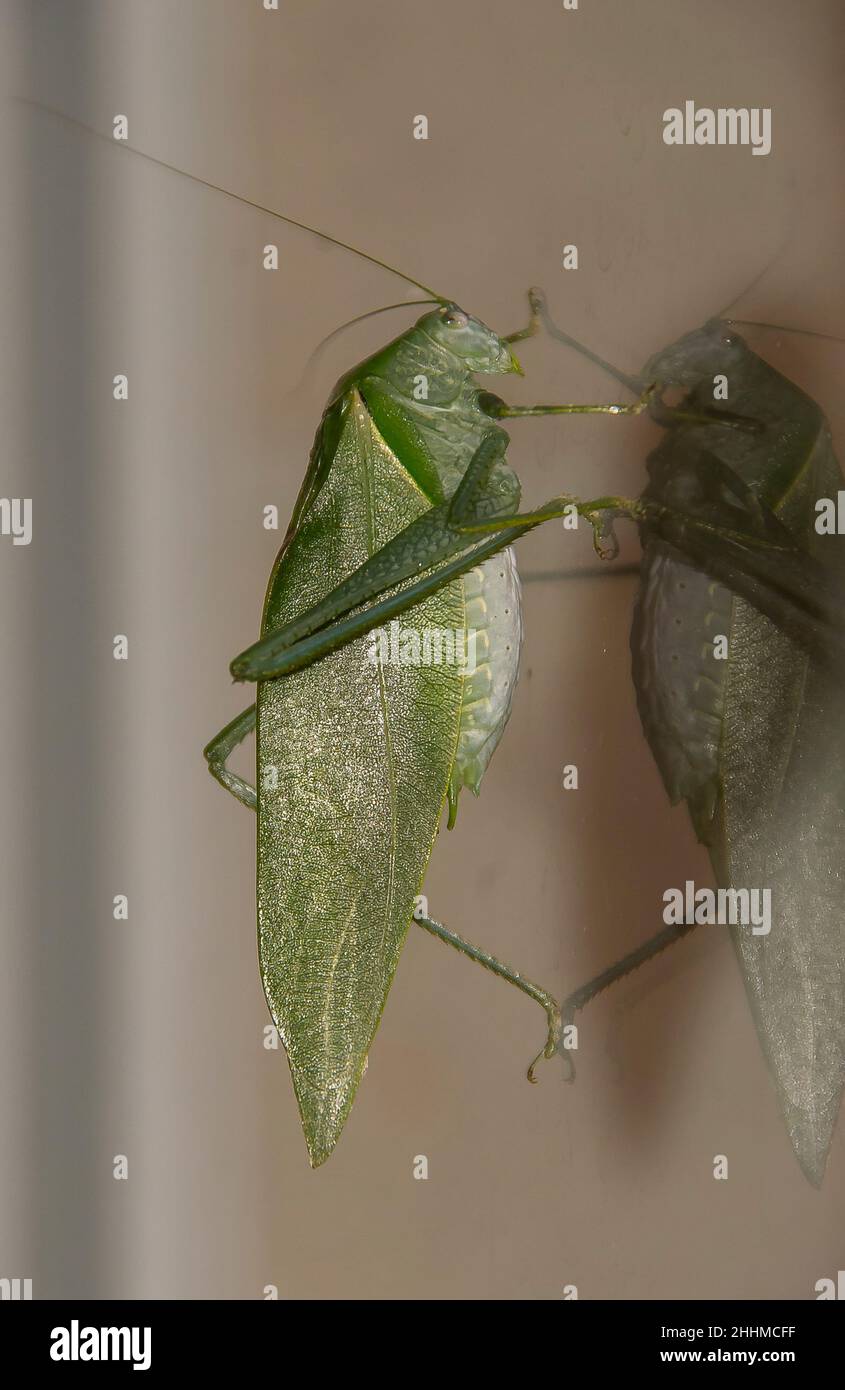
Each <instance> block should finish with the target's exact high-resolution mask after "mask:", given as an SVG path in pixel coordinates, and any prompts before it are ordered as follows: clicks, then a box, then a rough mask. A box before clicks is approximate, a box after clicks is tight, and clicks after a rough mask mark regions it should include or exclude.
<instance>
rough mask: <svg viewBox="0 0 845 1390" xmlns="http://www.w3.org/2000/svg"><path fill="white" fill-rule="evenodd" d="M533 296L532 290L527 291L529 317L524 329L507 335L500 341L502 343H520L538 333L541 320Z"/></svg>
mask: <svg viewBox="0 0 845 1390" xmlns="http://www.w3.org/2000/svg"><path fill="white" fill-rule="evenodd" d="M534 294H535V292H534V291H533V290H529V291H528V305H529V308H530V311H531V316H530V318H529V320H528V323H527V324H526V326H525V328H518V329H517V331H516V332H515V333H508V335H507V336H506V337H504V338H503V339H502V342H503V343H522V342H524V341H525V339H526V338H534V337H536V335H537V334H538V333H539V332H540V327H541V323H542V320H541V317H540V310H539V306H538V304H537V303H536V301H535V298H534Z"/></svg>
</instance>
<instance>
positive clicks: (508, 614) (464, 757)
mask: <svg viewBox="0 0 845 1390" xmlns="http://www.w3.org/2000/svg"><path fill="white" fill-rule="evenodd" d="M463 582H464V598H465V602H466V625H467V634H468V645H467V651H468V653H471V652H472V641H471V640H469V639H471V637H472V634H473V633H474V634H475V670H474V671H473V672H472V674H469V673H468V674H467V675H466V678H465V681H464V697H463V706H462V710H461V723H460V733H459V735H458V750H457V756H456V759H455V768H454V771H453V773H452V787H453V789H454V791H455V792H457V791H458V789H459V788H460V787H469V788H470V790H471V791H473V792H474V793H475V795H476V796H477V795H478V789H479V786H480V785H481V779H482V777H483V776H484V773H485V772H486V770H487V765H488V763H489V762H490V759H491V758H492V756H493V754H494V752H495V750H496V748H497V746H498V743H499V739H500V738H501V737H502V734H503V732H504V729H505V725H506V724H507V722H508V718H509V717H510V712H511V705H512V703H513V693H514V689H515V687H516V682H517V677H518V675H519V654H520V650H521V648H522V590H521V587H520V583H519V574H518V573H517V568H516V559H515V557H514V553H513V550H512V549H511V548H510V546H509V547H508V549H507V550H503V551H502V552H501V554H499V555H494V556H493V557H492V558H491V559H489V560H485V561H484V562H483V564H481V565H478V566H477V567H476V568H475V569H473V570H470V571H469V573H468V574H465V575H464V579H463Z"/></svg>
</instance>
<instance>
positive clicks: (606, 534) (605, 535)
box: [590, 513, 619, 560]
mask: <svg viewBox="0 0 845 1390" xmlns="http://www.w3.org/2000/svg"><path fill="white" fill-rule="evenodd" d="M613 519H614V518H613V514H612V513H610V514H608V513H604V514H600V515H598V516H595V517H590V524H591V526H592V528H593V549H594V550H595V552H596V554H597V555H598V557H599V559H600V560H615V559H616V557H617V555H618V554H619V541H618V539H617V536H616V532H615V531H614V529H613ZM605 542H609V544H605Z"/></svg>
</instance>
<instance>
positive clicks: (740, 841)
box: [631, 321, 845, 1184]
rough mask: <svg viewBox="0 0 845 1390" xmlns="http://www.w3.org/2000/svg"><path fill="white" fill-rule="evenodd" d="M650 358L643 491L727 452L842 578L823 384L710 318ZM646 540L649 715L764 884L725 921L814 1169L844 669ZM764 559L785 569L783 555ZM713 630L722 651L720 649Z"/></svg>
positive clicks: (832, 1062) (833, 1023) (818, 1162)
mask: <svg viewBox="0 0 845 1390" xmlns="http://www.w3.org/2000/svg"><path fill="white" fill-rule="evenodd" d="M645 375H646V376H647V377H648V378H649V379H650V380H656V381H657V382H658V383H659V384H660V385H661V387H665V386H669V385H676V386H682V387H685V388H687V395H686V397H685V399H684V401H683V402H682V405H681V407H680V410H679V414H678V416H677V417H675V418H673V419H671V420H670V421H669V423H668V425H667V434H666V437H665V438H664V440H663V441H662V442H661V444H660V445H659V446H658V448H657V449H656V450H655V451H654V453H653V454H652V456H651V458H650V461H649V472H650V475H651V480H652V481H651V483H650V485H649V489H648V490H647V493H646V496H647V497H651V499H652V500H662V499H665V498H666V497H667V495H673V494H672V489H673V488H674V489H676V490H677V488H678V486H679V479H683V475H684V474H685V472H686V471H687V470H688V467H689V462H690V460H695V459H698V460H699V461H701V460H704V462H705V464H708V463H709V464H712V462H713V461H714V460H715V461H718V462H719V463H721V464H723V465H725V466H726V467H727V468H729V469H730V470H732V471H733V473H735V474H736V475H738V477H739V478H740V480H741V481H742V483H743V484H745V485H747V486H748V488H749V489H750V490H751V493H752V494H753V495H754V496H755V497H756V498H758V499H759V500H760V502H761V503H762V504H763V505H764V506H765V507H767V508H771V510H772V511H773V512H774V514H775V515H776V516H777V517H778V518H779V519H780V520H781V521H782V522H783V523H784V524H785V526H786V527H787V528H788V529H789V531H790V533H791V534H792V536H793V537H795V538H796V540H797V541H798V542H799V543H800V545H801V546H802V548H803V549H805V550H806V552H807V553H808V554H809V555H810V556H811V557H815V558H816V559H817V560H818V561H820V562H821V564H822V565H823V566H824V569H825V572H826V574H827V576H828V577H829V578H834V577H835V576H836V575H837V574H838V575H839V576H840V579H841V576H842V568H843V555H842V551H843V547H842V543H841V541H839V540H838V538H836V537H828V536H819V535H817V534H816V532H815V528H814V525H813V522H814V518H815V506H814V504H815V502H816V501H817V499H818V498H819V497H822V496H836V493H837V490H838V489H839V488H842V487H843V486H845V483H843V478H842V474H841V471H840V469H839V466H838V464H837V462H836V459H835V457H834V454H833V449H832V444H831V439H830V432H829V429H828V426H827V423H826V421H825V419H824V416H823V415H822V412H821V411H820V410H819V407H818V406H817V405H816V404H815V402H813V401H812V400H811V399H810V398H809V397H808V396H807V395H805V394H804V392H802V391H801V390H799V388H798V387H797V386H795V385H794V384H793V383H792V382H790V381H788V380H787V379H786V378H784V377H783V376H781V375H780V374H779V373H778V372H777V371H775V369H774V368H772V367H771V366H769V365H768V364H767V363H766V362H764V361H763V360H762V359H761V358H759V357H758V356H757V355H756V354H754V353H753V352H752V351H751V350H750V349H749V348H748V346H747V344H746V343H745V342H744V341H743V340H742V338H740V337H739V336H738V335H736V333H735V332H734V331H733V330H731V329H730V326H729V325H726V324H723V323H719V322H717V321H714V322H712V323H710V324H708V325H706V326H705V327H704V328H703V329H701V330H698V331H697V332H695V333H692V334H688V335H687V336H686V337H685V338H682V339H681V340H680V341H679V342H678V343H676V344H674V345H673V346H672V347H671V348H669V349H668V350H666V351H665V352H664V353H661V354H660V355H658V357H656V358H654V359H653V360H652V361H651V362H650V363H649V364H648V366H647V367H646V369H645ZM717 375H719V376H724V377H726V378H727V381H728V387H729V401H728V406H727V407H725V408H729V409H730V411H731V412H736V413H738V414H739V415H740V416H745V417H748V418H750V419H752V420H753V421H755V422H756V423H757V424H758V425H759V426H762V428H760V429H758V430H757V431H755V432H742V431H737V430H734V429H731V428H727V427H723V426H720V425H719V423H718V420H713V419H707V418H706V417H707V416H708V415H712V413H713V412H714V399H713V382H714V377H715V376H717ZM715 409H716V411H718V409H719V406H718V404H715ZM685 415H688V416H690V417H695V416H696V415H697V416H698V417H699V418H698V419H697V420H696V419H693V418H686V419H685V418H683V417H684V416H685ZM680 485H681V486H682V485H683V483H682V482H681V484H680ZM643 541H644V555H643V564H642V579H641V588H640V595H639V598H638V602H637V606H636V611H635V617H634V623H633V628H632V634H631V648H632V655H633V675H634V683H635V687H636V691H637V701H638V706H639V711H640V715H641V719H642V724H643V729H644V731H645V734H646V737H647V739H648V742H649V744H650V746H651V749H652V752H653V754H654V757H655V760H656V762H657V764H658V767H659V769H660V772H661V775H662V778H663V781H664V784H665V786H666V789H667V792H668V794H669V796H670V798H671V799H672V801H673V802H675V801H679V800H686V802H687V804H688V807H689V810H690V813H691V816H692V820H693V824H694V826H695V829H696V833H697V835H698V837H699V838H700V839H701V840H702V841H703V842H704V843H705V844H706V845H707V847H708V849H709V851H710V856H711V860H712V863H713V868H714V872H715V874H716V878H717V881H718V883H719V885H720V886H722V887H726V888H727V887H733V888H758V889H766V888H768V889H770V890H771V910H772V922H771V930H770V932H769V933H768V934H763V933H761V934H754V933H753V932H752V931H751V930H750V929H749V927H748V926H747V925H738V926H733V927H732V928H731V931H732V935H733V939H734V943H735V946H736V950H737V954H738V957H739V962H740V965H741V968H742V972H743V976H744V979H745V984H746V988H747V992H748V997H749V1000H750V1003H751V1007H752V1011H753V1015H754V1018H755V1022H756V1026H757V1029H758V1033H759V1036H760V1040H761V1043H762V1046H763V1050H764V1052H765V1055H766V1058H767V1060H768V1063H769V1067H770V1069H771V1072H772V1075H773V1077H774V1080H775V1084H776V1087H777V1091H778V1095H779V1099H780V1104H781V1108H782V1111H783V1114H784V1118H785V1121H786V1125H787V1129H788V1131H789V1134H790V1138H791V1140H792V1143H793V1146H794V1148H795V1152H796V1154H797V1157H798V1159H799V1161H800V1163H801V1166H802V1168H803V1170H804V1172H805V1173H806V1175H807V1176H808V1177H809V1178H810V1180H811V1181H812V1182H814V1183H816V1184H818V1183H819V1182H820V1181H821V1178H822V1175H823V1173H824V1167H825V1161H826V1157H827V1152H828V1149H829V1145H830V1140H831V1136H832V1132H833V1128H834V1124H835V1121H836V1116H837V1113H838V1110H839V1105H840V1099H841V1094H842V1088H843V1081H844V1080H845V864H844V863H843V861H844V860H845V854H844V853H843V846H845V746H843V743H842V739H841V736H840V734H839V726H840V723H841V709H842V700H843V695H842V686H841V680H839V679H837V677H836V675H835V674H833V673H831V672H830V671H827V670H825V669H823V668H822V667H821V666H820V664H819V663H818V662H816V661H813V660H812V659H811V658H810V656H809V655H808V653H807V650H806V649H805V648H804V647H803V646H802V645H799V643H798V642H797V641H796V640H794V637H793V636H792V635H790V632H789V631H788V630H784V627H783V626H781V625H779V624H776V623H775V622H774V621H772V619H771V617H769V616H766V615H765V611H760V606H757V605H753V604H751V603H749V602H748V601H747V600H746V599H745V598H743V597H740V596H739V595H738V594H737V593H736V592H734V591H732V589H731V588H729V587H726V586H725V585H724V584H721V583H719V582H718V580H716V579H714V578H713V577H712V575H710V574H707V573H706V572H704V571H703V569H702V568H699V567H693V566H692V565H690V564H689V563H687V562H686V560H685V559H684V558H683V557H682V555H681V554H680V553H679V551H678V549H677V548H676V547H675V546H674V545H672V544H670V543H667V542H666V541H665V540H664V539H663V538H661V536H660V534H659V533H655V532H654V531H652V530H650V528H649V527H648V525H646V526H644V527H643ZM769 564H770V565H771V566H772V574H771V582H772V584H773V585H776V584H777V580H778V564H779V562H778V560H777V559H774V560H770V561H769ZM762 606H763V608H764V610H765V607H766V605H765V602H764V603H763V604H762ZM719 636H725V637H727V651H728V659H727V660H718V659H717V658H716V655H715V652H716V646H715V643H714V640H713V639H714V638H717V637H719Z"/></svg>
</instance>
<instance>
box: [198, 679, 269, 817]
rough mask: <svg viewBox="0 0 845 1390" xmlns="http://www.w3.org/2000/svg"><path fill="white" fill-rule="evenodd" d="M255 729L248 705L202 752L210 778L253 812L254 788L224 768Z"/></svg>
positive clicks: (256, 803) (253, 715) (254, 801)
mask: <svg viewBox="0 0 845 1390" xmlns="http://www.w3.org/2000/svg"><path fill="white" fill-rule="evenodd" d="M254 728H255V705H250V707H249V709H245V710H244V711H243V713H242V714H239V715H238V716H237V718H236V719H233V720H232V722H231V723H230V724H227V725H226V727H225V729H221V730H220V733H219V734H215V736H214V738H213V739H212V740H211V742H210V743H208V744H206V746H205V748H204V749H203V750H202V752H203V757H204V758H205V760H206V762H207V763H208V770H209V772H210V773H211V775H212V777H216V778H217V781H218V782H219V783H220V785H221V787H225V788H226V790H227V792H231V793H232V795H233V796H236V797H237V798H238V801H242V802H243V804H244V806H248V807H249V808H250V810H251V811H254V810H255V809H256V807H257V805H258V797H257V795H256V791H255V787H251V786H250V784H249V782H245V781H244V779H243V778H242V777H238V775H237V774H236V773H234V772H230V771H229V769H228V768H227V766H226V760H227V758H228V757H229V756H230V754H231V753H233V752H234V750H235V749H236V748H237V746H238V744H239V743H243V740H244V739H245V738H246V736H247V734H249V733H252V730H253V729H254Z"/></svg>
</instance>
